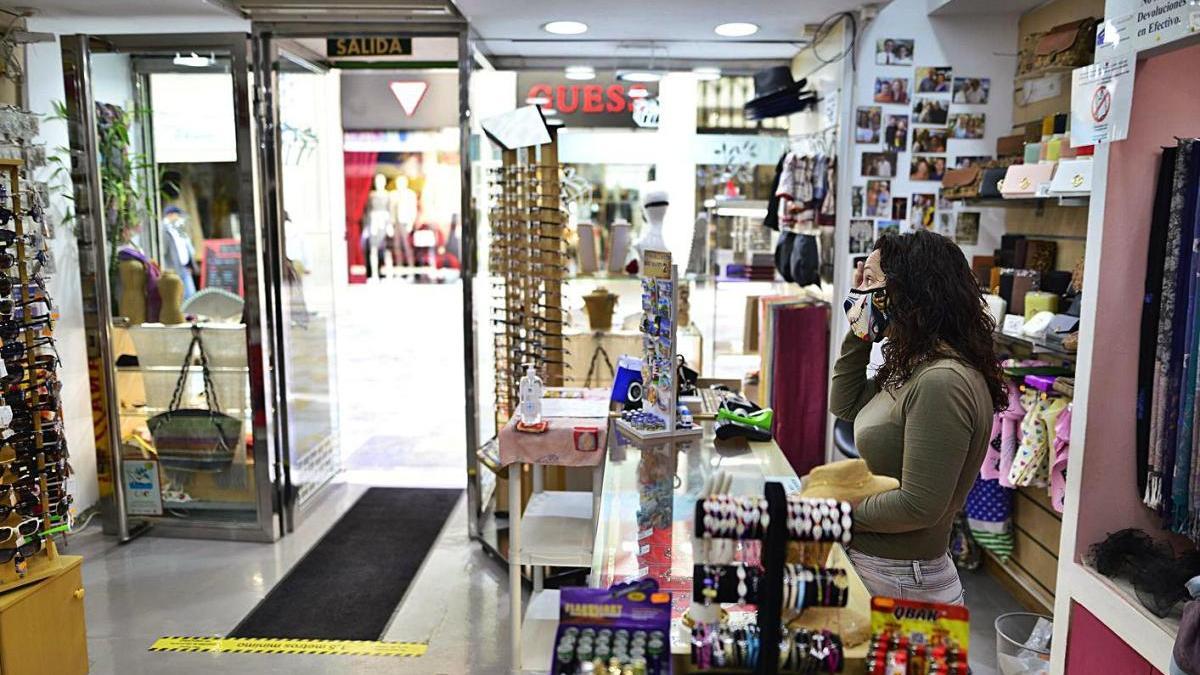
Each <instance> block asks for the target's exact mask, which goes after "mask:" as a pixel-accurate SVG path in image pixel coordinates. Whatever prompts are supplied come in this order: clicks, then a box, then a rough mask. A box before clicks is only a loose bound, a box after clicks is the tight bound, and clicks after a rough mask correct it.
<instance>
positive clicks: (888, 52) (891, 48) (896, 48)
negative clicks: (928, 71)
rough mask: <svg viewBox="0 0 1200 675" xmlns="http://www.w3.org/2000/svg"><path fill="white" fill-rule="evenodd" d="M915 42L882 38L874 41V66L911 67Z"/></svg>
mask: <svg viewBox="0 0 1200 675" xmlns="http://www.w3.org/2000/svg"><path fill="white" fill-rule="evenodd" d="M915 47H916V42H915V41H913V40H904V39H901V38H883V39H881V40H876V41H875V65H877V66H911V65H912V64H913V50H914V48H915Z"/></svg>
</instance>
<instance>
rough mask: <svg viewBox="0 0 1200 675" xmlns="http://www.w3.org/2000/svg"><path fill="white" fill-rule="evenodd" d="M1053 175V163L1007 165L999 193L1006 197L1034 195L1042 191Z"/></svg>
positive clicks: (1016, 197)
mask: <svg viewBox="0 0 1200 675" xmlns="http://www.w3.org/2000/svg"><path fill="white" fill-rule="evenodd" d="M1053 176H1054V164H1052V163H1049V162H1039V163H1037V164H1016V165H1013V166H1010V167H1008V172H1007V173H1005V174H1004V184H1003V185H1002V186H1001V188H1000V194H1001V195H1002V196H1004V197H1005V198H1006V199H1024V198H1030V197H1036V196H1038V194H1039V191H1041V192H1044V191H1045V190H1046V188H1047V187H1049V185H1050V179H1051V178H1052V177H1053Z"/></svg>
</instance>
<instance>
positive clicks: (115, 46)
mask: <svg viewBox="0 0 1200 675" xmlns="http://www.w3.org/2000/svg"><path fill="white" fill-rule="evenodd" d="M94 47H107V48H108V49H109V50H112V51H118V50H119V51H125V50H140V51H161V52H162V53H164V54H174V53H177V52H179V51H181V50H189V49H194V50H196V51H207V50H220V51H222V52H224V51H228V52H229V54H230V59H231V74H232V76H233V103H234V121H235V138H236V147H237V149H238V158H237V172H238V184H239V192H238V203H239V210H238V218H239V222H240V236H241V244H242V277H243V285H244V289H245V292H244V297H245V300H246V305H245V323H246V342H247V345H246V347H247V356H248V364H247V365H248V366H249V376H250V396H251V398H250V400H251V406H252V409H253V415H252V424H251V429H252V433H253V453H254V454H253V456H254V484H255V497H256V514H257V517H256V522H255V523H254V524H253V525H240V524H236V523H229V524H219V523H216V522H211V523H204V524H193V523H188V522H175V521H173V520H155V521H153V531H154V533H155V534H161V535H165V536H178V537H193V538H205V539H228V540H236V541H274V540H276V539H278V538H279V536H280V534H281V531H280V529H279V528H278V527H277V521H276V519H275V517H274V516H275V505H276V503H277V502H276V499H275V494H276V493H275V489H274V488H273V486H272V483H271V477H270V469H271V464H270V463H271V462H272V461H273V460H274V456H275V454H276V452H277V450H276V440H275V439H276V431H275V426H276V425H275V415H274V408H273V406H271V405H270V404H269V402H273V401H274V400H275V399H276V394H275V392H274V391H273V387H272V384H273V381H272V375H271V373H272V370H273V368H272V366H273V365H274V364H273V363H272V361H273V357H274V350H273V349H272V344H271V341H270V340H269V339H265V338H264V335H265V336H270V335H271V334H272V333H273V331H272V326H271V325H270V323H269V322H267V323H265V322H266V321H269V319H270V318H271V317H272V314H271V313H270V312H263V311H262V309H263V307H264V303H265V301H266V299H267V297H268V294H266V293H265V292H264V288H263V285H264V283H269V281H270V278H269V277H265V276H264V275H263V271H262V269H261V265H262V261H261V253H262V252H261V251H260V250H259V244H258V239H259V228H258V225H257V222H258V221H257V217H256V216H257V210H258V209H257V200H256V196H255V185H256V183H255V152H254V145H253V136H252V133H251V132H252V128H251V120H250V111H251V108H250V86H249V74H250V62H249V56H250V54H249V52H250V43H249V36H248V35H246V34H244V33H190V34H189V33H179V34H170V35H87V34H77V35H64V36H62V38H61V49H62V57H63V81H64V85H65V93H66V101H65V102H66V108H67V117H68V119H67V127H68V132H69V136H70V145H71V167H72V168H71V180H72V183H73V195H74V208H75V213H76V218H77V221H76V222H77V227H76V237H77V240H78V245H79V257H80V281H81V286H82V289H81V290H82V297H83V308H84V327H85V332H86V339H87V351H88V361H89V371H90V373H91V378H92V381H91V391H92V405H93V410H94V411H98V412H103V416H104V418H105V421H104V422H103V423H102V422H100V421H97V422H96V426H97V429H96V450H97V452H96V455H97V456H96V460H97V477H98V479H99V482H100V504H101V512H102V514H103V522H104V526H105V527H104V529H105V532H108V533H115V534H116V535H117V537H118V538H119V540H120V541H122V542H125V541H129V540H130V539H131V538H132V537H133V536H136V535H137V534H139V533H140V531H142V530H144V529H145V526H146V524H148V523H149V522H150V521H141V522H140V523H139V526H138V527H130V522H129V516H128V513H127V512H126V509H125V499H124V485H123V483H122V480H121V476H122V460H121V433H120V429H121V417H120V407H119V402H118V398H117V391H116V383H115V380H114V376H115V358H114V355H113V352H112V341H111V340H112V319H113V316H112V307H111V299H110V298H111V294H110V290H109V284H108V251H107V248H108V247H107V239H106V236H105V235H106V231H105V224H104V213H103V208H102V207H101V206H100V205H102V204H103V195H102V193H101V188H100V176H99V170H98V166H99V165H98V162H99V159H98V148H97V144H96V138H97V129H96V116H95V105H94V104H95V102H94V98H93V92H92V79H91V56H92V52H93V48H94ZM106 477H107V482H108V483H109V484H108V485H106Z"/></svg>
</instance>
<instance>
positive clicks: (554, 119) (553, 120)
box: [546, 117, 563, 127]
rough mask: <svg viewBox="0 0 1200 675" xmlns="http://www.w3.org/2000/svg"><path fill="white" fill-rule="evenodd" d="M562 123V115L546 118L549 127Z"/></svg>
mask: <svg viewBox="0 0 1200 675" xmlns="http://www.w3.org/2000/svg"><path fill="white" fill-rule="evenodd" d="M562 125H563V121H562V118H561V117H551V118H550V119H548V120H546V126H548V127H561V126H562Z"/></svg>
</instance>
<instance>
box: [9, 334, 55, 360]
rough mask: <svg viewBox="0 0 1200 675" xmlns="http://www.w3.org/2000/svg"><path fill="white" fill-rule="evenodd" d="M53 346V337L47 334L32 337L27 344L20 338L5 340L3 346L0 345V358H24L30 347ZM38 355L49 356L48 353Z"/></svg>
mask: <svg viewBox="0 0 1200 675" xmlns="http://www.w3.org/2000/svg"><path fill="white" fill-rule="evenodd" d="M53 346H54V338H52V337H49V336H46V337H39V338H34V339H33V340H31V341H30V344H28V345H26V344H25V343H24V342H23V341H20V340H12V341H7V342H5V343H4V345H3V346H0V358H2V359H4V360H5V361H16V360H19V359H24V358H25V354H26V352H28V351H29V350H30V349H37V348H39V347H53ZM38 356H49V354H39V355H38ZM35 358H36V357H35Z"/></svg>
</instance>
